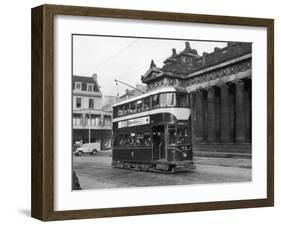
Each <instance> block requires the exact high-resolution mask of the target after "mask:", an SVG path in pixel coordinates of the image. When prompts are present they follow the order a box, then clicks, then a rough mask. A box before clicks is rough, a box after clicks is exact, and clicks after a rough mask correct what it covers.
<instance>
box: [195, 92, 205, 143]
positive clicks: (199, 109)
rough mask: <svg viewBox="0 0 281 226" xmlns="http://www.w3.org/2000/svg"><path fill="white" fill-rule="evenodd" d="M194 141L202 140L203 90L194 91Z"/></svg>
mask: <svg viewBox="0 0 281 226" xmlns="http://www.w3.org/2000/svg"><path fill="white" fill-rule="evenodd" d="M195 109H196V113H195V114H196V121H195V123H196V125H195V127H196V131H195V132H196V141H198V142H202V141H203V140H204V124H205V120H204V96H203V92H202V91H201V90H200V91H196V107H195Z"/></svg>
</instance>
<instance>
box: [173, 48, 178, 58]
mask: <svg viewBox="0 0 281 226" xmlns="http://www.w3.org/2000/svg"><path fill="white" fill-rule="evenodd" d="M176 56H177V50H176V49H175V48H173V49H172V57H176Z"/></svg>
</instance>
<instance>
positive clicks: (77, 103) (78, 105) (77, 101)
mask: <svg viewBox="0 0 281 226" xmlns="http://www.w3.org/2000/svg"><path fill="white" fill-rule="evenodd" d="M81 102H82V100H81V98H80V97H77V98H76V108H81Z"/></svg>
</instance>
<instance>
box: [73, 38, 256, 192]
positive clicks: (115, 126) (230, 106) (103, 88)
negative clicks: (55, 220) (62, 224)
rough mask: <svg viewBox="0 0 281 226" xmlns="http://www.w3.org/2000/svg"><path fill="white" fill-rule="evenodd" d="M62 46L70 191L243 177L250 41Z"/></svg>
mask: <svg viewBox="0 0 281 226" xmlns="http://www.w3.org/2000/svg"><path fill="white" fill-rule="evenodd" d="M71 44H72V47H71V48H72V56H71V57H72V69H71V71H72V81H71V82H72V86H71V87H72V90H71V93H72V112H71V116H72V132H71V134H72V144H71V146H72V150H71V152H72V190H86V189H117V188H136V187H154V186H175V185H177V186H178V185H194V184H220V183H249V182H251V181H252V43H250V42H237V41H231V40H223V41H222V40H194V39H188V37H186V39H168V38H155V37H131V36H113V35H101V34H99V35H97V34H72V43H71Z"/></svg>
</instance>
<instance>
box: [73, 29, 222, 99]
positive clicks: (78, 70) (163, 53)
mask: <svg viewBox="0 0 281 226" xmlns="http://www.w3.org/2000/svg"><path fill="white" fill-rule="evenodd" d="M185 41H189V42H190V46H191V48H193V49H196V50H197V52H198V54H199V55H202V53H203V52H207V53H210V52H213V51H214V48H215V47H219V48H223V47H225V46H226V45H227V43H226V42H210V41H190V40H167V39H164V40H163V39H147V38H131V37H109V36H92V35H91V36H89V35H87V36H85V35H73V74H74V75H79V76H91V75H92V74H97V78H98V83H99V86H100V87H101V91H102V93H103V95H110V96H116V95H117V93H119V94H120V95H122V94H123V93H124V92H125V90H126V89H128V88H129V87H127V86H125V85H122V84H120V83H119V84H118V86H116V84H115V82H114V79H117V80H120V81H122V82H125V83H128V84H129V85H132V86H134V87H135V86H136V84H141V75H143V74H145V72H146V71H147V70H148V69H149V66H150V62H151V60H152V59H153V60H154V62H155V63H156V65H157V66H158V67H162V66H163V61H164V60H165V59H167V58H168V57H170V56H171V55H172V48H175V49H176V50H177V53H179V52H181V51H182V50H184V48H185Z"/></svg>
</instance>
